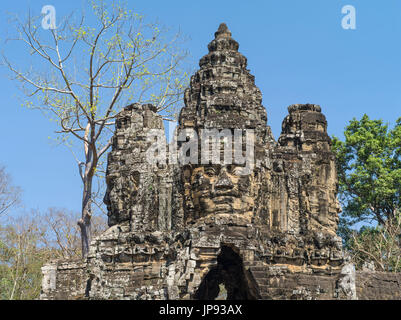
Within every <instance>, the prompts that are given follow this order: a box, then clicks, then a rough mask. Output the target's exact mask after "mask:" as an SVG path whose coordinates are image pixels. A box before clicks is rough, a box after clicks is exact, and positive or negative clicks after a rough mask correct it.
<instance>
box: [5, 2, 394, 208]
mask: <svg viewBox="0 0 401 320" xmlns="http://www.w3.org/2000/svg"><path fill="white" fill-rule="evenodd" d="M128 3H129V7H130V8H131V9H133V10H135V11H137V12H138V13H141V14H144V15H145V16H146V17H147V18H148V19H149V20H150V21H154V20H156V19H157V20H159V21H160V22H162V23H163V24H165V25H167V26H171V27H173V28H178V27H179V28H180V29H181V30H182V32H183V33H184V34H185V35H187V36H188V37H190V40H189V41H188V42H187V43H186V47H187V49H188V50H189V52H190V54H191V57H190V59H189V61H188V63H189V64H190V66H191V67H192V68H195V67H196V66H197V64H198V61H199V59H200V58H201V57H202V56H203V55H204V54H206V53H207V44H208V43H209V42H210V41H211V40H212V39H213V35H214V32H215V31H216V30H217V27H218V26H219V24H220V23H221V22H226V23H227V25H228V27H229V29H230V30H231V32H232V35H233V38H234V39H236V40H237V41H238V42H239V44H240V51H241V52H242V53H243V54H244V55H245V56H246V57H247V58H248V63H249V64H248V67H249V69H250V70H251V73H252V74H253V75H255V77H256V85H257V86H258V87H259V88H260V89H261V91H262V94H263V104H264V106H265V107H266V109H267V113H268V123H269V125H270V126H271V127H272V129H273V133H274V136H275V137H276V139H277V137H278V136H279V134H280V130H281V122H282V120H283V118H284V117H285V115H286V114H287V107H288V106H289V105H290V104H294V103H315V104H319V105H321V106H322V111H323V113H324V114H325V115H326V117H327V120H328V123H329V128H328V130H329V134H330V135H332V134H335V135H337V136H340V137H342V132H343V129H344V127H345V126H346V124H347V123H348V121H349V120H350V119H352V118H353V117H356V118H360V117H361V116H362V115H363V114H364V113H367V114H368V115H369V116H370V117H371V118H381V119H383V120H385V121H387V122H389V123H391V124H394V122H395V120H396V119H397V118H399V117H400V116H401V108H400V105H401V90H400V89H401V41H400V40H401V1H395V0H384V1H383V0H382V1H379V0H375V1H373V0H359V1H357V0H346V1H342V0H324V1H323V0H302V1H300V0H264V1H243V0H242V1H236V0H230V1H222V0H218V1H217V0H214V1H211V0H202V1H190V0H186V1H175V0H169V1H166V0H160V1H155V0H142V1H135V0H130V1H128ZM47 4H51V5H53V6H54V7H55V8H56V10H57V16H58V17H63V16H66V15H68V14H69V13H70V12H71V11H72V10H78V11H79V10H81V9H82V8H83V7H85V6H86V2H85V1H82V0H70V1H65V0H48V1H34V0H31V1H28V0H16V1H3V2H2V4H1V7H0V10H1V11H0V12H1V13H0V14H1V20H0V49H1V50H3V49H7V48H5V46H6V45H7V44H6V43H5V42H4V40H5V39H6V38H7V37H8V36H7V34H9V33H12V27H13V26H12V25H11V24H9V22H8V13H14V14H18V15H21V16H22V15H24V14H26V12H27V11H28V9H29V8H30V10H31V12H33V13H35V14H40V11H41V8H42V6H44V5H47ZM344 5H353V6H354V7H355V9H356V29H355V30H345V29H343V28H342V26H341V20H342V18H343V16H344V15H343V14H342V13H341V9H342V7H343V6H344ZM8 53H10V52H9V51H8ZM12 56H13V58H14V61H20V62H21V63H24V61H25V59H26V57H27V53H26V52H21V51H20V50H15V51H14V52H12ZM8 74H9V73H8V72H7V70H6V69H5V68H4V67H0V88H1V89H0V95H1V97H0V101H1V114H0V118H1V119H2V121H1V125H0V164H2V165H5V166H6V168H7V171H8V172H9V173H10V174H11V176H12V177H13V180H14V184H16V185H18V186H20V187H21V188H22V189H23V191H24V193H23V201H24V203H25V206H26V207H27V208H28V209H29V208H33V209H40V210H45V209H47V208H48V207H64V208H68V209H71V210H77V211H79V210H80V203H81V181H80V178H79V175H78V172H77V167H76V163H75V161H74V159H73V157H72V155H71V153H70V152H69V151H68V149H67V148H65V147H63V146H54V145H53V144H52V143H51V142H50V140H49V139H48V137H49V136H54V133H53V131H54V130H55V127H54V126H53V125H52V124H50V123H49V122H48V120H46V119H45V118H43V117H42V115H41V114H40V113H39V112H37V111H32V110H27V109H24V108H21V106H20V101H19V100H18V97H19V96H20V95H21V94H20V92H19V91H18V90H17V88H16V84H15V83H14V82H12V81H11V80H9V78H8V76H7V75H8Z"/></svg>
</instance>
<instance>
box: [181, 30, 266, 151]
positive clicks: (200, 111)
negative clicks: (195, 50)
mask: <svg viewBox="0 0 401 320" xmlns="http://www.w3.org/2000/svg"><path fill="white" fill-rule="evenodd" d="M238 48H239V44H238V42H237V41H235V40H234V39H233V38H232V36H231V32H230V30H229V29H228V27H227V25H226V24H225V23H222V24H220V26H219V28H218V30H217V31H216V32H215V38H214V39H213V40H212V41H211V42H210V43H209V45H208V49H209V53H208V54H206V55H205V56H203V57H202V58H201V59H200V61H199V66H200V69H199V70H198V71H197V72H196V73H195V74H194V75H193V76H192V77H191V82H190V87H189V88H188V89H187V90H186V92H185V96H184V102H185V107H184V108H183V109H182V110H181V113H180V117H179V125H180V128H181V129H183V128H195V129H198V128H216V129H254V130H255V133H256V134H257V136H258V138H259V139H258V140H259V142H260V143H262V144H265V142H266V140H267V141H272V140H273V138H272V135H271V130H270V127H268V126H267V124H266V122H267V115H266V109H265V108H264V107H263V105H262V94H261V92H260V90H259V88H258V87H257V86H256V85H255V77H254V76H253V75H251V74H250V72H249V70H248V69H247V59H246V57H245V56H243V55H242V54H241V53H240V52H239V51H238Z"/></svg>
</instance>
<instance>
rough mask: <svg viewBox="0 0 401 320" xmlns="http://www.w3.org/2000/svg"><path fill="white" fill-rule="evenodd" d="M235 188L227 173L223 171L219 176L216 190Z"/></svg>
mask: <svg viewBox="0 0 401 320" xmlns="http://www.w3.org/2000/svg"><path fill="white" fill-rule="evenodd" d="M233 187H234V185H233V184H232V182H231V180H230V178H229V177H228V175H227V173H226V171H225V170H222V172H221V173H220V175H219V179H218V180H217V182H216V184H215V188H216V189H231V188H233Z"/></svg>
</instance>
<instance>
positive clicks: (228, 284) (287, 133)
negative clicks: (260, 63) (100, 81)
mask: <svg viewBox="0 0 401 320" xmlns="http://www.w3.org/2000/svg"><path fill="white" fill-rule="evenodd" d="M238 48H239V45H238V43H237V42H236V41H235V40H234V39H233V38H232V37H231V32H230V31H229V30H228V28H227V26H226V25H225V24H224V23H223V24H221V25H220V27H219V29H218V31H217V32H216V33H215V39H214V40H212V41H211V42H210V44H209V45H208V49H209V53H208V54H207V55H205V56H204V57H203V58H202V59H201V60H200V62H199V65H200V69H199V70H198V71H197V72H196V73H195V74H194V75H193V76H192V77H191V82H190V87H189V88H188V89H187V90H186V92H185V97H184V102H185V107H184V108H183V109H182V110H181V112H180V115H179V124H178V128H177V130H178V132H185V130H189V129H190V130H192V132H196V133H198V134H199V133H200V132H201V130H203V129H210V128H216V129H221V130H223V129H229V130H235V129H242V130H243V132H246V131H250V130H252V131H253V132H254V134H255V142H254V149H253V156H254V159H255V162H256V164H257V165H255V166H254V167H253V168H252V170H249V172H248V173H247V174H238V172H239V171H241V170H243V165H241V164H236V163H235V162H234V163H232V164H229V165H218V164H198V163H199V162H197V163H187V164H185V165H182V164H179V163H172V162H171V163H170V162H167V163H164V164H163V163H162V164H161V163H149V161H147V159H146V152H147V150H148V149H149V147H150V144H151V141H148V140H147V136H148V133H149V131H151V130H154V129H159V130H163V132H164V127H163V121H162V118H161V116H160V115H158V114H157V113H156V109H155V108H154V107H153V106H152V105H139V104H133V105H130V106H128V107H126V108H125V109H124V110H122V111H121V112H120V113H119V114H118V117H117V120H116V129H115V134H114V138H113V147H112V151H111V152H110V154H109V156H108V166H107V177H106V180H107V186H108V188H107V192H106V195H105V198H104V202H105V204H106V205H107V209H108V223H109V229H108V230H107V231H105V232H104V233H103V234H102V235H101V236H99V237H98V238H96V239H94V240H93V241H92V243H91V246H90V253H89V256H88V258H87V259H86V260H85V261H53V262H50V263H49V264H47V265H45V266H44V267H43V268H42V270H43V285H42V294H41V298H42V299H215V298H216V297H217V296H218V295H219V292H220V288H221V286H222V285H223V286H224V287H225V289H226V292H227V298H228V299H397V298H401V289H400V288H401V277H400V276H399V275H397V274H390V273H380V272H374V271H363V272H362V271H361V272H360V271H355V268H354V266H353V265H351V264H348V263H347V261H346V259H345V258H344V253H343V250H342V241H341V238H339V237H338V236H337V235H336V229H337V223H338V213H339V212H340V211H341V208H340V206H339V203H338V201H337V184H338V181H337V174H336V166H335V156H334V154H333V153H332V152H331V149H330V144H331V141H330V138H329V136H328V134H327V121H326V119H325V116H324V115H323V114H322V113H321V108H320V107H319V106H318V105H314V104H296V105H292V106H290V107H289V108H288V111H289V114H288V115H287V116H286V118H285V119H284V121H283V125H282V132H281V135H280V137H279V138H278V141H275V139H274V138H273V136H272V133H271V130H270V127H269V126H268V125H267V115H266V109H265V108H264V106H263V105H262V94H261V92H260V90H259V89H258V88H257V87H256V85H255V79H254V76H252V75H251V74H250V72H249V70H248V69H247V59H246V58H245V57H244V56H243V55H242V54H241V53H240V52H238ZM178 148H180V144H179V143H178ZM168 152H169V150H168ZM199 157H200V154H199Z"/></svg>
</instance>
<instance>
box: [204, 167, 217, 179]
mask: <svg viewBox="0 0 401 320" xmlns="http://www.w3.org/2000/svg"><path fill="white" fill-rule="evenodd" d="M205 175H207V176H209V177H213V176H215V175H217V171H216V169H215V168H213V167H205Z"/></svg>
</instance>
